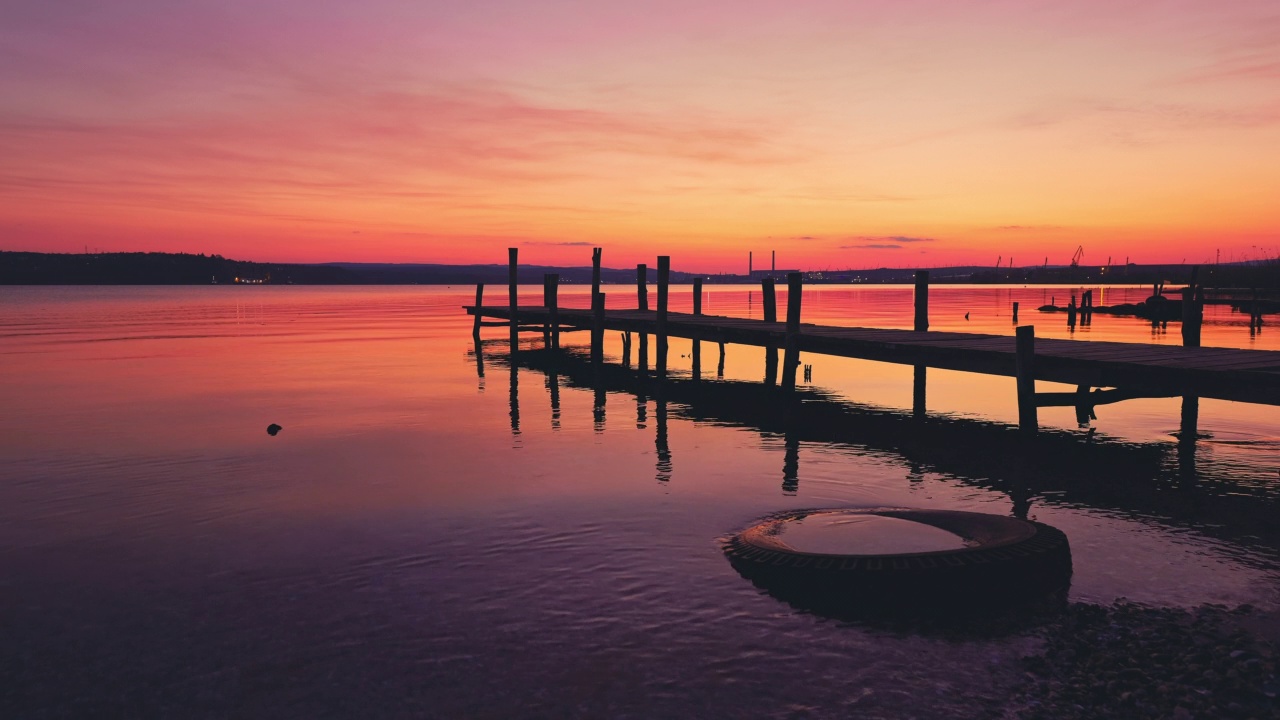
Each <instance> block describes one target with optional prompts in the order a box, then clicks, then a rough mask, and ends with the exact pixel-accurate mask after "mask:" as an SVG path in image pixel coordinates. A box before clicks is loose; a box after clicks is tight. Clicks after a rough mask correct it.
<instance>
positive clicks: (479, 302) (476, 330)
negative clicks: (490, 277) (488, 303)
mask: <svg viewBox="0 0 1280 720" xmlns="http://www.w3.org/2000/svg"><path fill="white" fill-rule="evenodd" d="M483 304H484V283H476V320H475V322H474V323H472V325H471V337H473V338H475V339H476V342H477V343H479V342H480V318H481V317H482V315H481V313H480V308H481V307H482V306H483Z"/></svg>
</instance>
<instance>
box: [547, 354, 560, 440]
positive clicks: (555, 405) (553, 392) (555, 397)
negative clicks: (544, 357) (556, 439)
mask: <svg viewBox="0 0 1280 720" xmlns="http://www.w3.org/2000/svg"><path fill="white" fill-rule="evenodd" d="M546 375H547V393H548V394H549V395H550V396H551V429H552V430H553V431H556V430H559V429H560V373H559V372H557V371H556V366H555V363H554V362H553V363H552V364H551V365H550V367H548V368H547V369H546Z"/></svg>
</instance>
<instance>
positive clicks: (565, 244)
mask: <svg viewBox="0 0 1280 720" xmlns="http://www.w3.org/2000/svg"><path fill="white" fill-rule="evenodd" d="M521 244H522V245H543V246H548V247H597V246H598V244H597V243H589V242H555V241H553V240H525V241H524V242H522V243H521Z"/></svg>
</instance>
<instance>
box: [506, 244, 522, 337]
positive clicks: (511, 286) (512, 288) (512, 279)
mask: <svg viewBox="0 0 1280 720" xmlns="http://www.w3.org/2000/svg"><path fill="white" fill-rule="evenodd" d="M519 252H520V249H519V248H507V296H508V300H509V303H510V305H511V352H515V351H516V346H517V345H519V340H520V336H519V331H518V328H519V327H520V326H519V324H518V323H519V320H518V319H517V318H516V314H517V310H516V308H517V303H518V300H517V297H516V268H517V267H518V264H517V262H516V255H517V254H518V253H519Z"/></svg>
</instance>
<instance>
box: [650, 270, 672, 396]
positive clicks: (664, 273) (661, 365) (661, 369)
mask: <svg viewBox="0 0 1280 720" xmlns="http://www.w3.org/2000/svg"><path fill="white" fill-rule="evenodd" d="M670 282H671V257H670V256H669V255H659V256H658V317H657V320H656V322H655V323H654V325H655V329H656V330H657V336H658V358H657V361H656V362H655V363H654V365H655V370H656V371H657V373H658V377H659V378H663V377H666V376H667V291H668V289H669V287H668V286H669V285H670Z"/></svg>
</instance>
